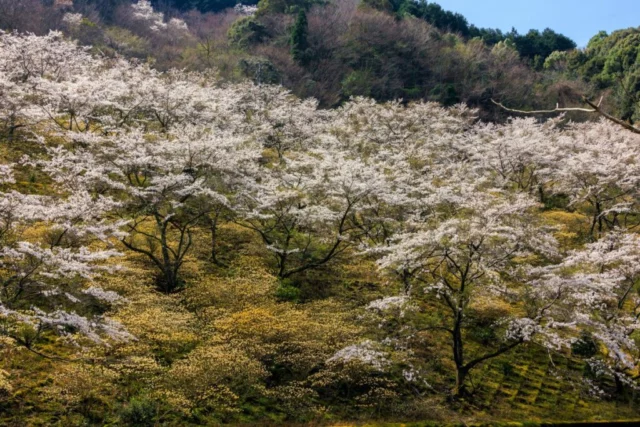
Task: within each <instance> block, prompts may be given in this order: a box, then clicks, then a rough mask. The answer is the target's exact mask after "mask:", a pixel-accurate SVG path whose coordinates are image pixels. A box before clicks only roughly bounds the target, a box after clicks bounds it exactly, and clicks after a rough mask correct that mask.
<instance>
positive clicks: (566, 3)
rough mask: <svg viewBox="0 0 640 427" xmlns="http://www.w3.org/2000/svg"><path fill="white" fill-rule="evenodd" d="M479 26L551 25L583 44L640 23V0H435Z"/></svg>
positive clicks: (523, 27)
mask: <svg viewBox="0 0 640 427" xmlns="http://www.w3.org/2000/svg"><path fill="white" fill-rule="evenodd" d="M435 3H438V4H440V6H442V7H443V8H444V9H447V10H451V11H454V12H459V13H461V14H462V15H464V16H465V17H466V18H467V20H468V21H469V23H471V24H475V25H477V26H478V27H489V28H500V29H501V30H504V31H509V30H511V27H515V28H516V29H517V30H518V32H520V33H524V32H527V31H528V30H530V29H531V28H536V29H539V30H543V29H545V28H547V27H549V28H551V29H553V30H555V31H557V32H560V33H562V34H564V35H566V36H568V37H571V38H572V39H573V40H575V42H576V43H578V46H580V47H583V46H585V45H586V44H587V42H588V41H589V39H590V38H591V37H592V36H593V35H595V34H596V33H598V31H600V30H604V31H607V32H611V31H613V30H618V29H621V28H628V27H639V26H640V0H435Z"/></svg>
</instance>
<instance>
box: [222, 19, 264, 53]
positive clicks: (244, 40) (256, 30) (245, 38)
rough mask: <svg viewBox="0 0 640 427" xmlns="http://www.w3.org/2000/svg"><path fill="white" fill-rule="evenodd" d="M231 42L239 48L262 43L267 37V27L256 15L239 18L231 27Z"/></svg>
mask: <svg viewBox="0 0 640 427" xmlns="http://www.w3.org/2000/svg"><path fill="white" fill-rule="evenodd" d="M228 36H229V42H230V43H231V45H233V46H234V47H237V48H241V49H245V48H247V47H249V46H250V45H252V44H256V43H260V42H262V41H264V40H265V39H266V37H267V28H266V27H265V26H264V25H263V24H262V23H261V22H260V21H258V20H257V19H256V18H255V17H253V16H249V17H246V18H242V19H239V20H238V21H236V22H235V23H234V24H233V26H232V27H231V28H230V29H229V34H228Z"/></svg>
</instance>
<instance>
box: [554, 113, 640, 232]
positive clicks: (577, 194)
mask: <svg viewBox="0 0 640 427" xmlns="http://www.w3.org/2000/svg"><path fill="white" fill-rule="evenodd" d="M639 142H640V140H639V139H638V136H637V135H635V134H632V133H629V132H620V129H619V128H618V127H617V126H615V125H613V124H610V123H608V122H605V121H601V122H598V123H596V124H594V123H585V124H576V125H573V126H572V128H570V129H569V130H567V131H566V132H563V134H562V135H561V136H560V137H559V139H558V150H559V151H560V152H561V153H562V157H561V159H560V161H561V164H560V165H559V166H560V167H558V168H556V169H555V170H554V171H553V172H554V173H553V174H552V175H551V177H552V179H553V186H552V190H553V191H554V192H559V193H565V194H567V195H569V196H570V197H571V203H572V204H573V205H579V204H581V203H586V204H588V205H589V206H590V214H591V218H592V220H591V228H590V234H591V236H592V237H593V238H597V237H598V236H599V235H601V234H602V233H603V232H604V231H606V229H612V228H614V227H634V226H636V225H637V216H638V206H637V200H638V194H637V190H638V188H639V187H638V184H639V183H640V181H639V180H640V168H639V165H638V161H637V157H638V150H640V148H639V147H640V145H639Z"/></svg>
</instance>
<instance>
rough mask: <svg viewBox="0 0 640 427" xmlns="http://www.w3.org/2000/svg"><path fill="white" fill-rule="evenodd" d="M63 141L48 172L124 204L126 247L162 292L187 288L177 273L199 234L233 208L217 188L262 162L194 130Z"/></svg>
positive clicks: (73, 136) (247, 150) (232, 141)
mask: <svg viewBox="0 0 640 427" xmlns="http://www.w3.org/2000/svg"><path fill="white" fill-rule="evenodd" d="M65 139H66V140H67V141H68V144H66V146H55V147H52V148H50V149H49V153H50V156H51V159H50V160H48V161H46V162H44V164H43V170H45V171H46V172H47V173H48V174H50V175H51V176H52V177H53V178H54V179H55V180H56V181H57V182H59V183H61V184H62V185H64V186H65V187H66V188H72V187H77V186H79V185H82V186H86V187H87V188H88V189H89V190H90V191H92V192H95V193H99V194H109V195H113V196H114V197H116V198H118V200H121V205H120V206H119V207H118V209H117V213H118V216H119V218H120V219H122V220H123V221H125V224H126V225H124V228H125V230H126V231H127V232H128V235H127V236H126V237H123V238H122V239H121V241H122V243H123V244H124V245H125V246H126V247H127V248H128V249H130V250H132V251H135V252H138V253H141V254H143V255H145V256H146V257H147V258H148V259H149V260H150V261H151V262H152V263H153V264H154V265H155V266H156V267H157V269H158V270H159V276H158V285H159V288H160V289H162V290H163V291H164V292H174V291H176V290H178V289H180V287H181V286H182V281H181V279H180V276H179V271H180V268H181V266H182V265H183V263H184V261H185V256H186V255H187V253H188V252H189V249H190V248H191V245H192V243H193V238H192V230H193V229H194V227H196V226H198V225H199V223H200V222H201V221H202V219H203V218H204V217H205V216H206V215H208V214H209V213H210V212H211V211H212V210H214V209H215V208H216V206H219V205H227V204H228V203H229V202H228V200H227V198H226V196H225V194H224V193H221V192H220V191H219V188H216V187H215V186H213V185H212V184H213V183H216V184H219V185H222V186H223V185H224V184H225V182H229V183H230V184H231V183H232V181H233V179H234V177H236V176H238V174H239V172H240V171H242V170H243V168H244V166H243V164H244V163H249V164H250V163H255V162H256V157H257V155H258V152H257V151H256V150H254V149H252V148H251V146H243V145H242V144H241V143H242V141H241V140H238V139H237V138H233V137H229V136H223V135H214V134H212V133H211V132H209V131H208V130H207V129H202V128H197V129H196V128H193V127H188V128H185V129H182V130H181V131H180V133H179V134H175V135H173V134H172V135H168V134H166V133H158V134H153V133H144V132H141V131H139V130H135V129H131V130H129V131H121V132H114V133H113V134H109V135H97V134H93V133H80V132H69V133H67V134H66V135H65ZM214 178H215V179H214Z"/></svg>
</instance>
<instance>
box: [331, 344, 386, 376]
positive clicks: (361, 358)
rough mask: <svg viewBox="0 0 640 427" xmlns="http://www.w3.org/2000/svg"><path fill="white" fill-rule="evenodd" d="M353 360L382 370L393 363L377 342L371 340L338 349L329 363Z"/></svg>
mask: <svg viewBox="0 0 640 427" xmlns="http://www.w3.org/2000/svg"><path fill="white" fill-rule="evenodd" d="M351 361H358V362H361V363H363V364H365V365H370V366H372V367H373V368H375V369H378V370H381V371H383V370H384V369H385V368H386V367H387V366H389V365H390V363H391V362H390V361H389V360H388V359H387V356H386V354H385V353H384V352H382V351H380V350H377V349H376V345H375V343H374V342H373V341H371V340H365V341H362V342H361V343H358V344H354V345H350V346H348V347H345V348H343V349H341V350H338V351H337V352H336V354H334V355H333V356H331V358H329V359H328V360H327V363H336V362H351Z"/></svg>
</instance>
